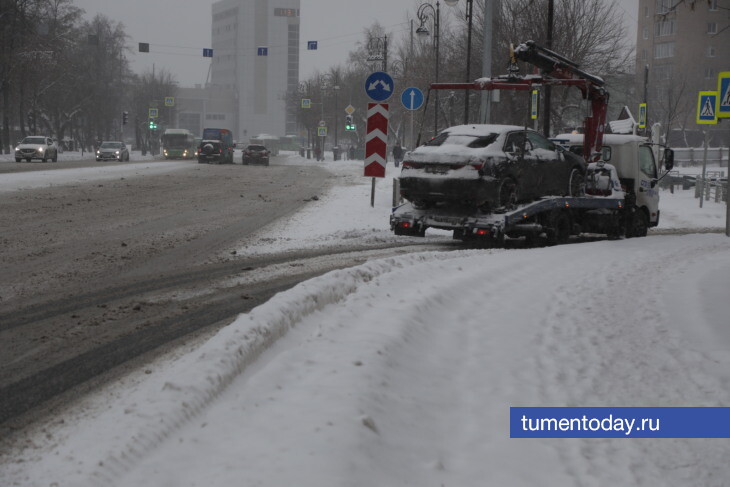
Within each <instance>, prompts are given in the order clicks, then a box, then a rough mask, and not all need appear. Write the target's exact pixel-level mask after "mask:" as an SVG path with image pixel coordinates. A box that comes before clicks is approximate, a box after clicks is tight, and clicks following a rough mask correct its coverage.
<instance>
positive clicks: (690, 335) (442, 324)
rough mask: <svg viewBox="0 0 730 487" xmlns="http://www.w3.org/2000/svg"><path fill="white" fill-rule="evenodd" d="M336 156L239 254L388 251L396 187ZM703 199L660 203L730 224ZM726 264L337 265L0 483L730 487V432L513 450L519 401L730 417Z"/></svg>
mask: <svg viewBox="0 0 730 487" xmlns="http://www.w3.org/2000/svg"><path fill="white" fill-rule="evenodd" d="M287 163H290V164H300V163H307V164H313V162H311V161H302V160H301V159H300V158H299V157H291V158H290V159H289V160H288V162H287ZM323 164H324V165H325V166H327V167H328V168H329V169H331V170H332V171H334V172H336V174H338V175H339V176H340V177H341V182H342V184H341V185H340V186H338V187H336V188H334V189H333V190H332V191H331V192H330V193H328V194H327V195H326V196H325V197H323V198H321V199H319V200H318V201H312V202H311V203H310V205H309V206H308V207H307V208H306V209H305V210H303V211H302V212H300V213H298V214H297V215H295V216H293V217H292V218H291V219H289V220H287V221H281V222H277V223H275V224H272V225H271V226H270V227H269V228H267V229H266V230H265V231H264V232H262V233H261V234H260V235H258V236H257V237H256V238H255V239H253V240H252V241H250V242H248V244H247V245H245V246H244V247H243V248H242V251H244V252H252V253H256V252H263V251H264V248H268V250H269V251H272V248H273V249H284V250H286V249H289V248H295V247H299V248H301V247H312V246H318V245H322V244H329V243H332V242H346V241H348V240H349V239H354V240H358V239H361V238H364V239H383V240H387V239H391V238H394V237H392V236H391V235H390V232H389V231H388V228H387V221H388V212H389V210H390V193H389V191H388V189H389V188H388V181H389V179H386V180H383V181H380V182H379V183H378V190H377V192H376V196H377V197H376V205H375V208H371V207H370V201H369V192H370V181H369V179H365V178H363V177H361V175H360V174H361V171H362V162H357V161H351V162H344V161H342V162H332V161H329V162H325V163H323ZM69 171H72V173H73V172H74V171H75V170H69ZM72 173H69V175H68V177H69V180H70V179H72V176H71V174H72ZM394 174H397V173H396V172H395V171H394V170H393V168H392V167H389V174H388V176H389V177H391V176H393V175H394ZM39 177H41V176H39ZM79 177H80V176H79ZM692 194H693V193H692V192H691V191H684V192H681V191H678V192H677V193H675V194H674V195H671V194H670V193H669V192H668V191H663V192H662V203H661V207H662V225H661V227H660V229H666V230H671V229H673V228H684V227H690V228H698V229H701V230H703V231H704V230H705V229H707V228H712V229H715V230H717V229H719V228H720V227H722V226H724V216H725V206H724V205H721V204H717V203H714V202H706V203H705V208H703V209H702V210H701V211H698V208H697V206H698V204H697V200H695V199H694V198H692ZM353 215H357V218H352V216H353ZM429 238H433V239H447V238H450V237H449V236H448V235H446V234H444V233H443V232H442V233H439V232H435V233H433V234H431V237H429ZM729 250H730V239H728V238H727V237H725V236H724V235H723V234H692V235H669V236H664V235H654V236H649V237H647V238H643V239H630V240H621V241H610V242H609V241H602V242H594V243H581V244H574V245H564V246H560V247H553V248H536V249H526V250H489V251H476V250H461V251H455V252H425V253H421V254H410V255H404V256H400V257H394V258H388V259H381V260H373V261H369V262H367V263H365V264H362V265H359V266H356V267H352V268H349V269H344V270H339V271H334V272H331V273H329V274H326V275H324V276H321V277H318V278H315V279H312V280H309V281H306V282H304V283H302V284H300V285H298V286H296V287H294V288H293V289H291V290H289V291H286V292H283V293H280V294H278V295H277V296H275V297H274V298H272V299H271V300H270V301H269V302H267V303H265V304H264V305H262V306H260V307H258V308H256V309H255V310H253V311H252V312H250V313H248V314H245V315H241V316H240V317H239V318H238V319H237V320H236V321H235V322H234V323H232V324H231V325H229V326H228V327H226V328H224V329H223V330H222V331H221V332H219V333H218V334H217V335H216V336H214V337H213V338H212V339H210V340H209V341H207V342H206V343H203V344H200V345H199V346H198V347H196V348H195V349H193V350H190V351H189V352H188V353H184V354H183V353H179V354H176V355H173V356H170V357H166V358H163V359H161V360H159V361H158V362H157V363H155V364H153V365H151V366H149V367H148V368H147V369H146V370H144V371H138V372H136V373H133V374H130V375H129V376H128V377H125V378H124V379H122V380H120V381H119V382H117V383H115V384H111V385H109V386H108V387H107V388H106V389H104V390H101V391H99V392H98V393H96V394H94V395H92V396H90V397H87V398H83V399H81V400H79V401H78V403H77V404H75V405H74V407H73V408H72V409H71V410H69V411H67V412H65V413H63V414H62V415H59V416H58V417H56V418H53V419H52V420H51V421H49V422H48V423H46V424H42V425H39V426H38V427H37V428H36V429H35V430H34V431H31V432H29V433H28V435H27V437H26V438H25V441H22V442H19V443H17V444H16V448H15V449H14V450H12V451H10V452H7V455H4V456H3V457H2V459H1V460H0V484H1V485H3V486H5V485H9V486H11V485H13V486H14V485H18V486H39V487H40V486H48V485H56V486H58V487H64V486H74V487H83V486H94V485H100V486H101V485H103V486H120V487H121V486H176V487H183V486H228V485H252V486H253V485H259V486H282V485H306V486H310V485H311V486H342V485H353V486H373V485H381V486H400V485H414V486H416V485H417V486H431V485H432V486H442V485H444V486H467V485H505V486H507V485H509V486H533V485H541V486H561V487H563V486H594V485H595V486H599V485H632V486H656V485H663V486H685V485H708V486H715V485H717V486H719V485H723V483H726V482H727V479H728V478H730V464H728V462H727V458H728V456H729V455H730V441H729V440H707V439H693V440H676V439H662V440H651V439H644V440H637V439H615V440H614V439H611V440H607V439H569V440H556V439H550V440H545V439H526V440H524V439H523V440H513V439H510V438H509V407H510V406H730V387H729V386H730V373H729V372H728V371H730V354H729V353H728V352H730V331H729V330H728V320H727V316H730V302H729V301H728V300H727V299H726V298H725V296H726V291H727V289H728V284H730V277H728V276H730V252H729ZM17 445H19V446H17Z"/></svg>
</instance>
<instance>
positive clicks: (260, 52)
mask: <svg viewBox="0 0 730 487" xmlns="http://www.w3.org/2000/svg"><path fill="white" fill-rule="evenodd" d="M256 52H257V54H258V55H259V56H268V55H269V48H268V47H264V46H260V47H258V48H257V50H256Z"/></svg>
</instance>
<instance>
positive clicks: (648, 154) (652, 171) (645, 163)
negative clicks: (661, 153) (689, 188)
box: [636, 145, 659, 225]
mask: <svg viewBox="0 0 730 487" xmlns="http://www.w3.org/2000/svg"><path fill="white" fill-rule="evenodd" d="M656 180H657V167H656V160H655V159H654V151H652V149H651V146H650V145H640V146H639V181H638V184H637V187H638V191H637V193H636V206H638V207H642V206H643V207H645V208H646V209H647V210H648V211H649V223H650V225H656V223H657V219H658V218H659V192H658V191H657V189H656V187H655V185H656Z"/></svg>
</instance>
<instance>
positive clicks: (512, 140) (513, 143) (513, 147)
mask: <svg viewBox="0 0 730 487" xmlns="http://www.w3.org/2000/svg"><path fill="white" fill-rule="evenodd" d="M523 146H524V148H525V152H529V151H531V150H532V144H531V143H530V141H529V140H528V139H525V132H512V133H511V134H509V135H508V136H507V142H506V143H505V144H504V151H505V152H509V153H513V154H516V153H519V152H521V151H522V147H523Z"/></svg>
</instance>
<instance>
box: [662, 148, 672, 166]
mask: <svg viewBox="0 0 730 487" xmlns="http://www.w3.org/2000/svg"><path fill="white" fill-rule="evenodd" d="M672 168H674V151H673V150H672V149H670V148H666V149H664V169H665V170H667V171H671V170H672Z"/></svg>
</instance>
